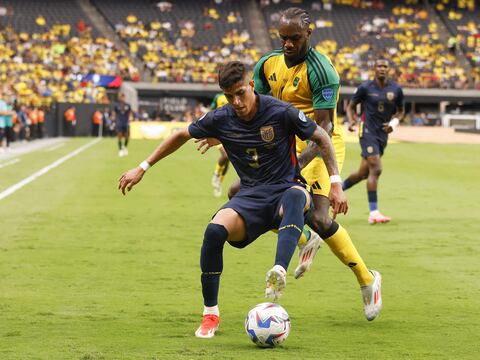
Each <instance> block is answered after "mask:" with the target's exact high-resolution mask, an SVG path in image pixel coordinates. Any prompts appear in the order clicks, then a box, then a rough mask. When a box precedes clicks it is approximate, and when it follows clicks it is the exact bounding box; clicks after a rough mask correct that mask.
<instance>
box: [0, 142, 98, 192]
mask: <svg viewBox="0 0 480 360" xmlns="http://www.w3.org/2000/svg"><path fill="white" fill-rule="evenodd" d="M100 140H101V138H98V139H95V140H92V141H90V142H89V143H87V144H85V145H82V146H81V147H79V148H78V149H76V150H74V151H72V152H71V153H69V154H67V155H65V156H63V157H61V158H60V159H58V160H55V161H54V162H53V163H51V164H50V165H47V166H45V167H44V168H43V169H40V170H38V171H37V172H35V173H33V174H32V175H30V176H29V177H26V178H25V179H23V180H21V181H19V182H18V183H16V184H14V185H12V186H10V187H9V188H7V189H6V190H4V191H2V192H0V200H3V199H5V198H6V197H7V196H9V195H12V194H13V193H14V192H15V191H17V190H19V189H21V188H22V187H24V186H25V185H27V184H29V183H31V182H32V181H34V180H35V179H37V178H39V177H40V176H42V175H45V174H46V173H47V172H49V171H50V170H52V169H54V168H56V167H57V166H59V165H61V164H63V163H64V162H65V161H67V160H68V159H70V158H72V157H74V156H75V155H78V154H80V153H81V152H82V151H84V150H86V149H88V148H89V147H90V146H92V145H95V144H96V143H98V142H99V141H100Z"/></svg>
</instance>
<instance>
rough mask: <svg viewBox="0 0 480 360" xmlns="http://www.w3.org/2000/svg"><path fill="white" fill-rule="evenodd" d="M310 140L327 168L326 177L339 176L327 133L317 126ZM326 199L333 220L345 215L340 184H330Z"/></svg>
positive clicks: (345, 204) (346, 204) (345, 202)
mask: <svg viewBox="0 0 480 360" xmlns="http://www.w3.org/2000/svg"><path fill="white" fill-rule="evenodd" d="M310 140H312V141H313V142H315V143H316V144H317V145H318V147H319V149H320V153H321V155H322V158H323V162H324V163H325V167H326V168H327V171H328V175H330V176H332V175H339V174H338V165H337V160H336V158H335V149H334V148H333V144H332V141H331V140H330V136H328V134H327V132H326V131H325V130H323V129H322V128H321V127H320V126H317V129H316V130H315V132H314V133H313V135H312V137H311V138H310ZM328 198H329V199H330V203H331V205H332V208H333V218H334V219H335V216H336V215H337V214H346V213H347V211H348V202H347V198H346V197H345V194H344V193H343V190H342V183H341V182H332V184H331V187H330V193H329V195H328Z"/></svg>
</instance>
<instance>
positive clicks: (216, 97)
mask: <svg viewBox="0 0 480 360" xmlns="http://www.w3.org/2000/svg"><path fill="white" fill-rule="evenodd" d="M219 96H220V94H216V95H215V97H214V98H213V100H212V103H211V104H210V109H211V110H215V109H216V108H217V99H218V97H219Z"/></svg>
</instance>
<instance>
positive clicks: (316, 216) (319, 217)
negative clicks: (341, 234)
mask: <svg viewBox="0 0 480 360" xmlns="http://www.w3.org/2000/svg"><path fill="white" fill-rule="evenodd" d="M309 225H310V226H311V227H312V228H313V230H315V231H316V232H317V233H319V234H320V233H324V232H326V231H327V230H328V229H329V228H330V226H331V225H332V219H331V218H330V216H328V214H320V213H319V212H318V211H315V212H313V213H312V214H311V215H310V217H309Z"/></svg>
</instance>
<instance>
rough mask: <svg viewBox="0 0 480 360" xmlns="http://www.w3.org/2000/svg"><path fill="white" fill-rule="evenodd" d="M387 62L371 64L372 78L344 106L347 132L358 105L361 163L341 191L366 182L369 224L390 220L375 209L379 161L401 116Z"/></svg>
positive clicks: (399, 93) (399, 91) (399, 90)
mask: <svg viewBox="0 0 480 360" xmlns="http://www.w3.org/2000/svg"><path fill="white" fill-rule="evenodd" d="M387 75H388V60H385V59H378V60H376V62H375V79H374V80H370V81H367V82H365V83H363V84H361V85H360V86H359V87H358V88H357V89H356V90H355V93H354V94H353V97H352V99H351V101H350V103H349V105H348V107H347V116H348V120H349V128H348V129H349V130H350V131H355V125H356V121H355V115H354V114H355V110H356V106H357V104H359V103H361V104H362V117H361V122H360V129H359V137H360V146H361V148H362V161H361V162H360V167H359V168H358V170H357V171H356V172H354V173H352V174H350V176H349V177H348V178H346V179H345V180H344V182H343V189H344V190H346V189H349V188H350V187H352V186H353V185H355V184H356V183H358V182H360V181H362V180H364V179H367V191H368V204H369V208H370V215H369V217H368V223H369V224H377V223H386V222H389V221H390V220H391V218H390V217H388V216H385V215H383V214H381V213H380V211H379V210H378V200H377V199H378V197H377V188H378V179H379V177H380V174H381V173H382V162H381V160H380V158H381V156H382V155H383V152H384V150H385V147H386V146H387V141H388V134H389V133H391V132H392V131H393V129H394V128H395V127H396V126H398V124H399V122H400V120H402V119H403V117H404V115H405V111H404V107H403V91H402V88H401V87H400V86H399V85H397V84H396V83H395V82H393V81H391V80H388V78H387Z"/></svg>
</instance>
